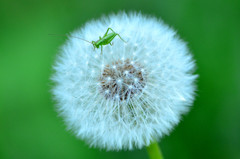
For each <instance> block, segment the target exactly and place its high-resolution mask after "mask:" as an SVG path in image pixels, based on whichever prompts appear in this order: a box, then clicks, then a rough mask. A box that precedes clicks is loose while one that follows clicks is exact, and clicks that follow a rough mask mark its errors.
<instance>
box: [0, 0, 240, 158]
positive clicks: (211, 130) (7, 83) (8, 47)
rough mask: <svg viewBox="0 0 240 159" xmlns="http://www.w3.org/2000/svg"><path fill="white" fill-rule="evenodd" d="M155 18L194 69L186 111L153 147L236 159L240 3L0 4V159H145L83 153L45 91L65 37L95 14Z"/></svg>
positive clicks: (239, 142) (107, 0) (137, 153)
mask: <svg viewBox="0 0 240 159" xmlns="http://www.w3.org/2000/svg"><path fill="white" fill-rule="evenodd" d="M119 10H126V11H131V10H135V11H141V12H142V13H146V14H150V15H154V16H156V17H159V18H160V17H161V18H162V19H163V20H164V21H165V22H166V23H167V24H169V25H170V26H172V27H173V28H175V29H176V30H177V31H178V34H179V35H180V36H181V37H182V38H183V39H184V40H185V41H187V42H188V45H189V47H190V49H191V51H192V52H193V54H194V57H195V59H196V62H197V66H198V69H197V73H198V74H199V75H200V77H199V79H198V82H197V84H198V92H197V94H198V95H197V97H196V101H195V103H194V107H193V108H192V110H191V111H190V113H189V114H188V115H185V116H184V117H183V121H182V122H181V123H180V124H179V125H178V126H177V127H176V128H175V129H174V131H173V132H172V133H171V134H170V136H165V137H164V138H163V139H162V140H161V142H160V143H159V144H160V146H161V148H162V151H163V154H164V156H165V158H166V159H177V158H181V159H203V158H204V159H206V158H209V159H214V158H217V159H240V70H239V69H240V1H237V0H201V1H194V0H176V1H173V0H168V1H160V0H158V1H157V0H143V1H139V0H116V1H113V0H99V1H97V0H88V1H77V0H68V1H64V0H53V1H48V0H42V1H40V0H0V158H1V159H42V158H44V159H53V158H59V159H65V158H68V159H84V158H89V159H90V158H101V159H105V158H106V159H122V158H124V159H127V158H129V159H133V158H136V159H147V158H148V156H147V153H146V150H145V149H142V150H134V151H120V152H106V151H105V150H98V149H94V148H91V149H90V148H88V145H86V144H85V143H84V142H83V141H80V140H77V139H76V138H75V136H73V135H72V134H71V133H70V132H68V131H66V128H65V126H64V124H63V121H62V119H61V118H60V117H58V115H57V113H56V112H55V109H54V102H53V101H52V99H51V94H50V92H49V90H50V88H51V82H50V80H49V77H50V75H51V73H52V69H51V67H52V64H53V62H54V59H55V56H56V53H57V52H58V49H59V47H60V46H61V45H62V44H63V43H64V41H65V40H66V38H65V37H53V36H48V34H49V33H55V34H65V33H69V32H71V31H73V30H74V29H76V28H78V27H81V26H82V25H83V24H84V23H85V22H87V21H88V20H91V19H93V18H99V17H100V16H101V15H102V14H108V13H112V12H118V11H119Z"/></svg>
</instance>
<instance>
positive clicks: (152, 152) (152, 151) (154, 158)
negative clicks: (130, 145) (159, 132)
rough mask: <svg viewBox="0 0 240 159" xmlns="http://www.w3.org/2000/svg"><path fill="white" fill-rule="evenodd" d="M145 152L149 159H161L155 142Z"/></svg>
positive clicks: (160, 153) (161, 156) (159, 150)
mask: <svg viewBox="0 0 240 159" xmlns="http://www.w3.org/2000/svg"><path fill="white" fill-rule="evenodd" d="M147 152H148V155H149V157H150V159H163V155H162V152H161V149H160V147H159V146H158V143H157V142H154V143H152V144H151V145H149V146H148V147H147Z"/></svg>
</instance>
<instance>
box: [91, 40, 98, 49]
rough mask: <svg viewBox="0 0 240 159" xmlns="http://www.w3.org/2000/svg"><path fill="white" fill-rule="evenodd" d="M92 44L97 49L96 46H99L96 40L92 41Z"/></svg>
mask: <svg viewBox="0 0 240 159" xmlns="http://www.w3.org/2000/svg"><path fill="white" fill-rule="evenodd" d="M92 45H93V47H94V49H95V48H99V45H96V42H95V41H92Z"/></svg>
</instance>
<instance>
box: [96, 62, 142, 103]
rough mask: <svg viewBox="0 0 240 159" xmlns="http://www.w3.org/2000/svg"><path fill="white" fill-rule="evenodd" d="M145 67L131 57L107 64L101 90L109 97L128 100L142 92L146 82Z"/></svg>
mask: <svg viewBox="0 0 240 159" xmlns="http://www.w3.org/2000/svg"><path fill="white" fill-rule="evenodd" d="M142 70H144V68H143V67H142V66H141V65H140V64H139V63H137V62H133V61H131V60H129V59H126V60H124V61H123V60H118V61H115V62H113V63H112V64H109V65H106V66H105V67H104V69H103V72H102V74H101V77H100V79H99V80H100V85H101V87H100V92H101V93H102V94H103V95H104V96H105V98H107V99H113V100H115V99H116V100H126V99H129V98H132V97H133V96H134V95H136V94H138V93H141V92H142V89H143V88H144V86H145V84H146V73H145V72H143V71H142Z"/></svg>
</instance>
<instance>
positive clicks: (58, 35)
mask: <svg viewBox="0 0 240 159" xmlns="http://www.w3.org/2000/svg"><path fill="white" fill-rule="evenodd" d="M48 35H52V36H69V37H73V38H77V39H80V40H83V41H86V42H88V43H90V44H92V43H91V42H90V41H87V40H85V39H83V38H79V37H76V36H72V35H64V34H63V35H61V34H48Z"/></svg>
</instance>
